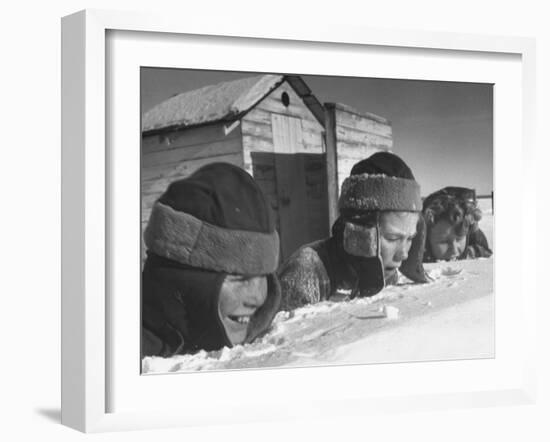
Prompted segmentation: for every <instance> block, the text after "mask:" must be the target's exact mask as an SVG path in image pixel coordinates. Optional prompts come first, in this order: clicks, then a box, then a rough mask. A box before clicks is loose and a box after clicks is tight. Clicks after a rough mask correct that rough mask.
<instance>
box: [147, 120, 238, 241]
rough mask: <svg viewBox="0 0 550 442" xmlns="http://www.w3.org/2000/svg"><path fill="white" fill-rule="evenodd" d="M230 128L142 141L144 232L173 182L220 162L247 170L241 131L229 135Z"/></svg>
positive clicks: (196, 130)
mask: <svg viewBox="0 0 550 442" xmlns="http://www.w3.org/2000/svg"><path fill="white" fill-rule="evenodd" d="M226 128H227V126H226V125H225V124H223V123H219V124H216V125H212V126H203V127H198V128H193V129H187V130H183V131H177V132H167V133H165V134H162V135H154V136H148V137H144V138H143V139H142V155H141V222H142V232H143V229H144V228H145V226H146V225H147V221H148V219H149V214H150V213H151V208H152V206H153V204H154V202H155V201H156V200H157V198H158V197H159V196H160V195H161V194H162V193H163V192H164V191H165V190H166V188H167V187H168V185H169V184H170V183H171V182H172V181H176V180H178V179H181V178H185V177H186V176H189V175H190V174H191V173H193V172H194V171H195V170H197V169H199V168H200V167H202V166H204V165H206V164H210V163H214V162H218V161H223V162H227V163H231V164H235V165H236V166H239V167H243V154H242V138H241V130H240V127H239V126H236V127H234V128H233V130H232V131H231V132H229V133H227V134H226V131H227V129H226Z"/></svg>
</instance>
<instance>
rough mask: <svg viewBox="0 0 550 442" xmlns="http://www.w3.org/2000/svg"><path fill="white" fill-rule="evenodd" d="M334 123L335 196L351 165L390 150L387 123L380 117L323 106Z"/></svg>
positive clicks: (390, 131) (390, 129)
mask: <svg viewBox="0 0 550 442" xmlns="http://www.w3.org/2000/svg"><path fill="white" fill-rule="evenodd" d="M327 112H332V113H333V115H331V116H330V118H334V121H335V130H334V137H335V145H336V162H337V176H338V194H339V192H340V187H341V186H342V182H343V181H344V179H345V178H346V177H348V176H349V173H350V171H351V169H352V167H353V165H354V164H355V163H357V162H358V161H360V160H362V159H364V158H368V157H369V156H371V155H372V154H373V153H375V152H379V151H390V150H391V149H392V147H393V138H392V127H391V123H390V122H389V121H388V120H387V119H385V118H382V117H379V116H377V115H373V114H369V113H359V112H357V111H355V110H353V109H352V108H350V107H348V106H345V105H341V104H333V105H329V106H327Z"/></svg>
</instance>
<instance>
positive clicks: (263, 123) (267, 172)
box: [241, 82, 328, 238]
mask: <svg viewBox="0 0 550 442" xmlns="http://www.w3.org/2000/svg"><path fill="white" fill-rule="evenodd" d="M283 92H286V93H287V94H288V96H289V98H290V104H289V106H288V107H285V106H284V104H283V103H282V101H281V96H282V94H283ZM272 114H279V115H285V116H289V117H295V118H300V120H301V129H302V130H301V132H302V143H301V144H299V148H298V149H297V150H296V152H295V154H312V155H304V158H305V159H304V174H305V181H306V193H307V204H308V214H309V218H308V223H309V225H310V227H311V228H310V235H314V236H316V237H317V238H319V237H323V236H326V235H327V234H328V230H327V228H326V227H324V224H328V221H327V222H326V223H323V222H322V221H321V222H320V220H323V217H321V216H318V215H319V214H320V213H323V212H324V211H326V204H327V203H326V198H327V197H326V171H325V170H324V166H323V168H320V167H319V161H320V162H321V163H323V162H324V161H325V160H324V157H325V144H324V128H323V126H322V125H321V124H320V123H319V122H318V121H317V119H316V118H315V117H314V115H313V114H312V113H311V111H310V110H309V109H308V108H307V106H305V104H304V103H303V101H302V99H301V98H300V97H299V96H298V95H297V94H296V93H295V92H294V89H292V87H291V86H290V85H289V84H288V83H287V82H284V83H282V84H281V85H280V86H279V87H278V88H277V89H275V90H274V91H273V92H271V93H270V94H269V95H268V96H267V97H265V98H264V99H263V100H262V101H261V102H260V103H258V104H257V105H256V107H255V108H254V109H252V110H251V111H250V112H249V113H247V114H246V115H245V116H244V117H243V118H242V120H241V131H242V136H243V156H244V168H245V170H247V171H248V172H249V173H251V174H252V175H253V176H254V178H255V179H256V181H257V182H258V183H259V185H260V187H261V188H262V190H263V191H264V193H265V194H266V196H267V198H268V200H269V201H270V203H271V207H272V209H273V210H274V212H275V214H276V216H277V227H279V226H280V219H279V216H278V211H279V200H278V199H279V198H278V193H277V173H276V168H275V165H276V161H275V154H276V152H275V149H274V142H273V130H272ZM321 157H322V159H321ZM323 183H325V184H324V186H325V188H324V192H325V193H324V195H323V194H322V191H321V190H322V186H323ZM315 216H318V217H317V219H314V218H315ZM327 216H328V215H327ZM327 216H325V218H327ZM320 232H323V233H322V234H321V233H320Z"/></svg>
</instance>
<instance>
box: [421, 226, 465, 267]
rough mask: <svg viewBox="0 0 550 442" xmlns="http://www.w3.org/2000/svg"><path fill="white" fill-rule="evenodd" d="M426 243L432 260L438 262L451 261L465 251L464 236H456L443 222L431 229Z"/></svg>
mask: <svg viewBox="0 0 550 442" xmlns="http://www.w3.org/2000/svg"><path fill="white" fill-rule="evenodd" d="M428 242H429V244H430V248H431V250H432V254H433V256H434V258H435V259H438V260H444V261H452V260H454V259H457V258H458V257H459V256H460V255H462V253H463V252H464V250H465V249H466V235H458V234H457V233H456V231H455V229H454V228H453V226H452V225H451V224H450V223H449V222H447V221H444V220H440V221H438V222H437V223H435V224H434V225H433V226H432V227H431V229H430V231H429V233H428Z"/></svg>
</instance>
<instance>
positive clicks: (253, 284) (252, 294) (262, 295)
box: [243, 276, 267, 308]
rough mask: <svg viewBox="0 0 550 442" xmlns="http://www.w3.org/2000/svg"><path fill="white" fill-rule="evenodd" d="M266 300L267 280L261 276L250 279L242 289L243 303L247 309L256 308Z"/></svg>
mask: <svg viewBox="0 0 550 442" xmlns="http://www.w3.org/2000/svg"><path fill="white" fill-rule="evenodd" d="M266 298H267V280H266V278H265V276H264V277H262V276H259V277H255V278H251V279H250V280H249V281H247V284H246V286H245V287H244V288H243V303H244V304H245V305H246V306H247V307H253V308H258V307H261V306H262V305H263V303H264V302H265V300H266Z"/></svg>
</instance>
